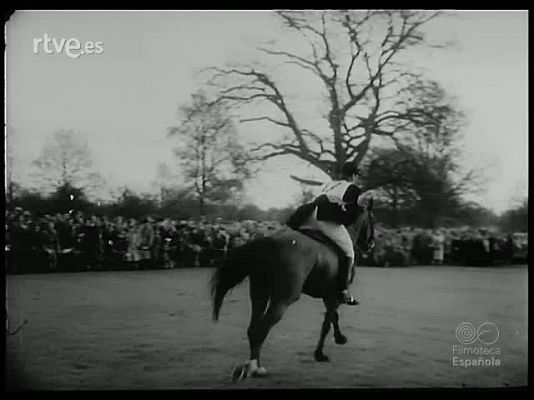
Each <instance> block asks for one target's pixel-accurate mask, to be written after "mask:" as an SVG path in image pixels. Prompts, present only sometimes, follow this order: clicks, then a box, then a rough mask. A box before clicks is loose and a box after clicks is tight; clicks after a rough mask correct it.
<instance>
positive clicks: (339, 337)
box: [332, 309, 348, 344]
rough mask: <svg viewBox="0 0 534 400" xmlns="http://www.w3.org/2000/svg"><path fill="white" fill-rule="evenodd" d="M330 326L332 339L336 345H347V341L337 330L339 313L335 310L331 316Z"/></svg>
mask: <svg viewBox="0 0 534 400" xmlns="http://www.w3.org/2000/svg"><path fill="white" fill-rule="evenodd" d="M332 325H333V327H334V339H335V340H336V343H337V344H345V343H347V341H348V339H347V337H346V336H345V335H343V334H342V333H341V330H340V329H339V313H338V312H337V309H336V310H335V311H334V313H333V314H332Z"/></svg>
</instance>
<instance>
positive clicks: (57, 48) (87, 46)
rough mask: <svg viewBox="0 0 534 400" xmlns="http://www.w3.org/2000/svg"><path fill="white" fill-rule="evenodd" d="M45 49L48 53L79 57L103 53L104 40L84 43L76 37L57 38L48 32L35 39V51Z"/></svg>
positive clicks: (37, 52) (36, 52)
mask: <svg viewBox="0 0 534 400" xmlns="http://www.w3.org/2000/svg"><path fill="white" fill-rule="evenodd" d="M41 47H42V49H43V51H44V52H45V53H46V54H54V53H55V54H63V52H65V54H66V55H67V56H69V57H70V58H78V57H80V56H83V55H85V54H102V53H103V52H104V44H103V43H102V42H90V41H89V42H85V43H84V45H83V46H82V43H81V42H80V41H79V40H78V39H75V38H70V39H65V38H62V39H59V40H58V39H56V38H51V37H49V36H48V34H47V33H45V34H44V35H43V37H40V38H35V39H33V53H34V54H39V50H40V49H41Z"/></svg>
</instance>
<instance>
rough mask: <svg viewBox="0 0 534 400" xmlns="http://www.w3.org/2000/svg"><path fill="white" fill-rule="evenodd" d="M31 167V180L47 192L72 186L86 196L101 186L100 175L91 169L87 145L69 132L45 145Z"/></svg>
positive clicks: (61, 132)
mask: <svg viewBox="0 0 534 400" xmlns="http://www.w3.org/2000/svg"><path fill="white" fill-rule="evenodd" d="M33 166H34V167H35V173H34V177H35V178H37V180H38V182H39V184H40V186H41V188H42V189H43V190H46V191H54V190H57V188H59V187H62V186H72V187H76V188H79V189H83V190H84V191H85V192H87V191H90V190H94V189H96V188H97V187H99V186H100V185H101V184H102V179H101V177H100V174H99V173H98V172H97V171H95V169H94V167H93V160H92V156H91V153H90V151H89V147H88V146H87V142H86V141H85V140H84V139H83V138H82V136H80V135H79V134H76V133H75V132H73V131H71V130H60V131H58V132H56V133H55V134H54V136H53V137H52V138H51V139H50V140H48V141H47V142H46V143H45V145H44V147H43V150H42V151H41V154H40V155H39V157H38V158H37V159H36V160H35V161H33Z"/></svg>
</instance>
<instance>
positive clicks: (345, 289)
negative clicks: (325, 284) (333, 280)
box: [337, 257, 360, 306]
mask: <svg viewBox="0 0 534 400" xmlns="http://www.w3.org/2000/svg"><path fill="white" fill-rule="evenodd" d="M351 268H352V259H351V258H350V257H344V258H343V259H342V260H340V263H339V271H338V275H337V276H338V287H339V291H340V293H339V301H340V302H341V303H342V304H347V305H349V306H356V305H358V304H360V302H359V301H358V300H356V299H354V298H353V297H352V295H351V294H350V292H349V280H350V274H351Z"/></svg>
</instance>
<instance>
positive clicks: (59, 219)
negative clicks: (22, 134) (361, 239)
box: [5, 208, 528, 273]
mask: <svg viewBox="0 0 534 400" xmlns="http://www.w3.org/2000/svg"><path fill="white" fill-rule="evenodd" d="M281 227H282V224H281V223H279V222H271V221H263V222H257V221H240V222H225V221H221V220H216V221H213V222H210V223H208V222H202V221H201V222H198V221H177V220H172V219H154V218H151V217H146V218H143V219H142V220H137V219H134V218H123V217H114V218H111V217H105V216H95V215H91V216H87V215H83V214H82V213H66V214H56V215H32V213H30V212H29V211H24V210H22V209H20V208H18V209H15V210H14V211H6V235H5V240H6V261H7V262H6V265H7V272H8V273H17V272H44V271H62V270H64V271H69V270H80V269H81V270H99V269H100V270H103V269H146V268H179V267H202V266H215V265H217V263H218V262H220V260H221V259H222V258H223V257H224V255H225V253H226V252H227V251H228V250H229V249H231V248H234V247H238V246H240V245H242V244H244V243H246V242H247V241H250V240H253V239H256V238H259V237H265V236H269V235H271V234H272V233H274V232H275V231H276V230H278V229H280V228H281ZM375 238H376V247H375V250H374V252H373V254H372V255H370V257H368V258H366V259H360V260H358V264H359V265H373V266H407V265H431V264H437V265H439V264H453V265H455V264H456V265H492V264H509V263H512V262H515V261H519V262H526V248H527V242H528V236H527V235H526V234H511V233H508V234H504V233H500V232H494V231H489V230H470V229H467V228H466V229H437V230H421V229H416V228H402V229H391V228H386V227H382V226H377V227H376V229H375Z"/></svg>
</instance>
